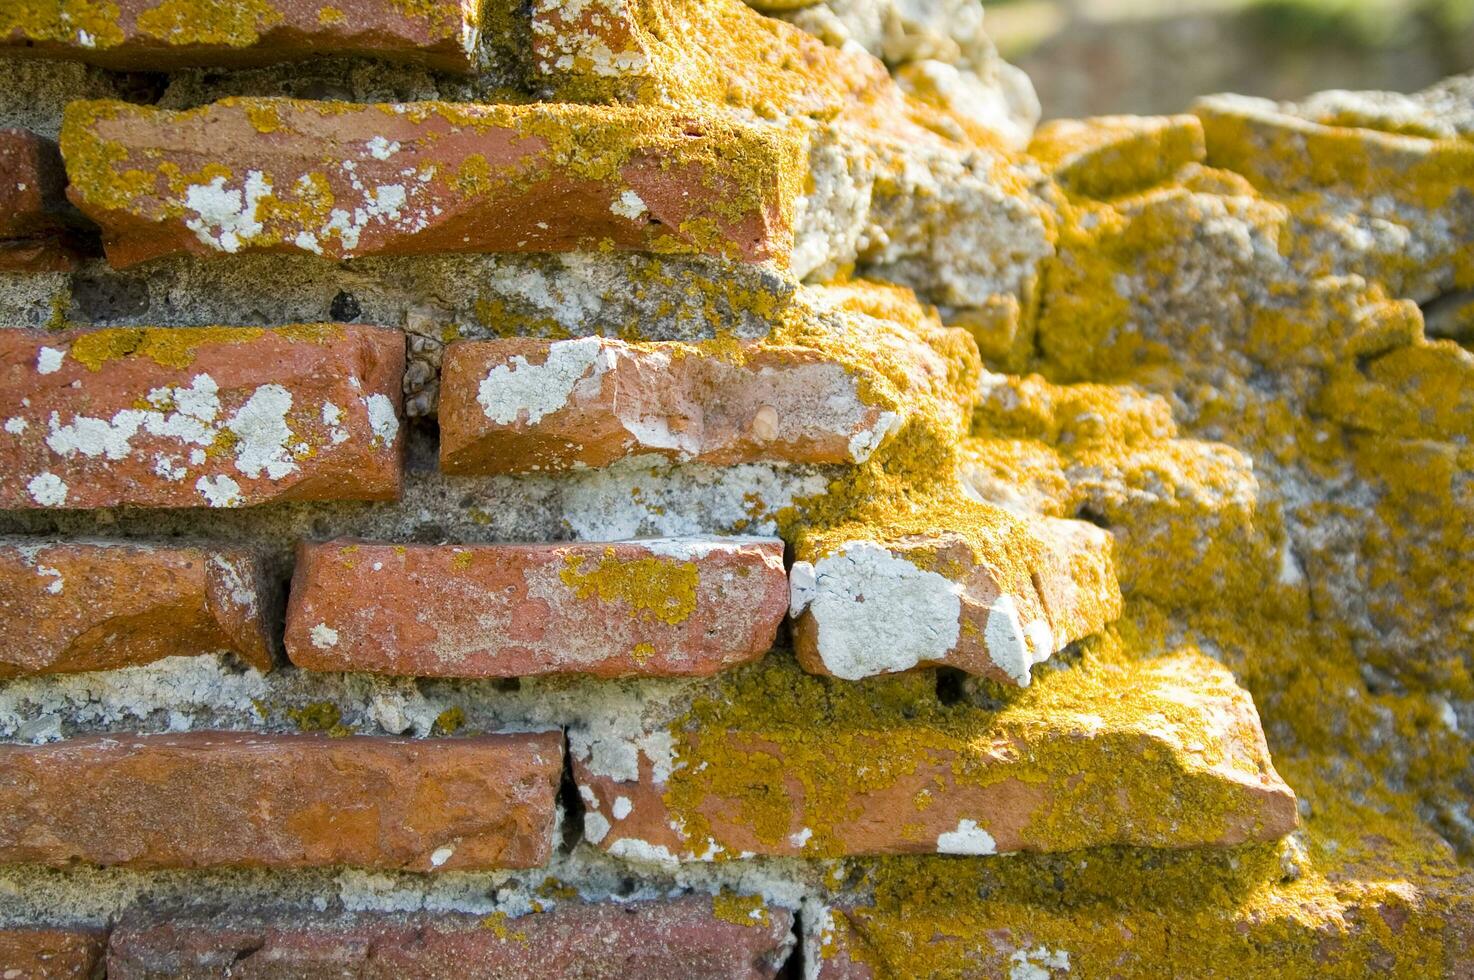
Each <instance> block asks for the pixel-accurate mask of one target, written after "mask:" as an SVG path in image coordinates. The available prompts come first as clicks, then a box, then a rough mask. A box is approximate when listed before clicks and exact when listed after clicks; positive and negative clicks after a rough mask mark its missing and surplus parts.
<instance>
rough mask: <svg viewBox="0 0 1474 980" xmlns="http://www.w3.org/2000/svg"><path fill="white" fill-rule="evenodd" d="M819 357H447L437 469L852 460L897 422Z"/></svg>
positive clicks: (593, 349)
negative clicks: (649, 457) (636, 460)
mask: <svg viewBox="0 0 1474 980" xmlns="http://www.w3.org/2000/svg"><path fill="white" fill-rule="evenodd" d="M860 387H861V379H860V378H859V377H858V376H857V375H856V374H855V373H854V372H852V371H850V370H849V369H848V368H846V367H845V366H844V365H843V364H840V363H838V362H836V361H834V360H833V359H830V358H827V357H826V356H825V355H824V354H823V353H822V352H820V351H817V350H805V349H801V348H792V347H783V348H777V349H772V348H763V347H760V346H757V345H750V346H748V347H744V348H743V349H742V350H741V351H740V352H739V353H738V354H737V355H736V356H733V355H731V354H729V353H723V352H713V351H706V350H703V349H701V348H697V347H694V346H692V345H688V344H654V345H640V346H634V345H630V344H626V343H623V342H621V341H618V340H608V339H604V338H599V337H586V338H583V339H579V340H560V341H540V340H523V339H515V340H493V341H482V342H465V343H459V344H454V345H452V346H451V348H450V349H449V350H448V351H447V352H446V357H445V367H444V373H443V375H442V382H441V397H440V459H441V468H442V469H444V470H445V471H446V472H449V473H509V472H531V471H547V470H564V469H569V468H572V467H577V466H607V465H608V464H610V463H612V462H614V461H615V460H618V459H622V458H624V457H626V456H630V455H635V454H640V453H656V454H659V455H663V456H669V457H671V458H674V459H679V460H697V461H700V462H703V463H711V464H714V465H719V466H725V465H732V464H734V463H747V462H756V461H761V460H771V461H776V462H795V463H850V462H857V461H863V460H864V459H865V458H867V457H868V456H869V455H870V453H871V452H872V451H873V450H874V448H875V447H876V446H877V445H878V444H879V443H880V441H881V440H882V439H883V438H884V437H885V436H886V435H888V434H889V431H890V429H891V427H892V426H893V424H894V422H895V421H896V415H895V414H894V413H891V412H887V411H885V410H884V409H882V408H881V407H880V406H877V405H870V404H867V403H866V401H865V399H864V398H863V397H862V396H861V393H860Z"/></svg>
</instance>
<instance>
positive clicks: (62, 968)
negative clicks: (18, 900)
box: [0, 926, 107, 980]
mask: <svg viewBox="0 0 1474 980" xmlns="http://www.w3.org/2000/svg"><path fill="white" fill-rule="evenodd" d="M106 945H107V932H106V931H105V930H103V929H90V928H85V927H73V928H51V927H45V926H12V927H9V928H5V927H0V977H3V978H5V980H92V978H94V977H101V976H102V963H103V951H104V947H105V946H106Z"/></svg>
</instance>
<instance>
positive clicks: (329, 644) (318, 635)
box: [312, 623, 402, 730]
mask: <svg viewBox="0 0 1474 980" xmlns="http://www.w3.org/2000/svg"><path fill="white" fill-rule="evenodd" d="M312 645H313V646H315V647H317V648H318V649H319V650H331V649H332V648H333V647H335V646H337V645H338V631H337V630H335V629H333V628H332V627H331V626H329V625H328V624H327V623H318V624H317V625H316V626H314V627H312ZM401 730H402V729H401Z"/></svg>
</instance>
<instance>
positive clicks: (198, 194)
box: [184, 170, 271, 254]
mask: <svg viewBox="0 0 1474 980" xmlns="http://www.w3.org/2000/svg"><path fill="white" fill-rule="evenodd" d="M270 196H271V181H269V180H267V179H266V178H265V176H264V175H263V174H262V173H261V171H259V170H252V171H250V172H249V173H247V174H246V182H245V186H244V187H243V188H241V189H240V190H236V189H233V188H227V187H226V186H225V178H224V177H216V178H215V179H213V180H211V181H210V182H209V183H208V184H191V185H190V186H189V188H188V189H186V191H185V193H184V206H185V207H187V208H189V209H190V210H191V211H193V212H195V214H196V215H197V217H194V218H187V219H186V220H185V222H184V223H185V226H186V227H187V228H189V230H190V231H192V232H194V233H195V237H197V238H198V239H199V240H200V241H201V242H203V243H204V244H206V245H209V246H210V247H211V248H214V249H217V250H219V251H222V252H229V253H231V254H234V253H236V252H239V251H240V250H241V246H242V245H244V244H247V243H249V242H250V240H251V239H253V238H255V237H256V236H258V235H260V234H261V232H262V231H263V230H264V226H263V225H262V224H261V222H260V221H259V220H257V216H256V214H257V208H259V207H260V205H261V202H262V201H263V200H265V199H266V198H267V197H270Z"/></svg>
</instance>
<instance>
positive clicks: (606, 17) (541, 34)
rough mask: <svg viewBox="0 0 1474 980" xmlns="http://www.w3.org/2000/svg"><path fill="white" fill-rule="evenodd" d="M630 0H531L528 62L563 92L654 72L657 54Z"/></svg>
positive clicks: (601, 87) (603, 87)
mask: <svg viewBox="0 0 1474 980" xmlns="http://www.w3.org/2000/svg"><path fill="white" fill-rule="evenodd" d="M634 7H635V4H634V3H632V2H631V0H590V2H586V3H582V4H570V3H563V2H561V0H533V2H532V4H531V8H532V9H531V34H532V68H533V71H534V72H535V73H536V74H537V75H538V76H539V77H541V78H544V79H547V80H549V81H550V82H552V83H553V85H554V87H555V88H556V89H557V91H558V94H559V95H561V96H564V97H573V96H580V95H597V94H603V92H606V91H608V90H609V89H610V88H611V87H617V86H618V84H619V83H620V82H621V81H622V82H629V81H631V80H635V81H638V80H643V79H646V78H649V77H652V76H654V75H655V74H656V73H657V72H656V65H655V59H656V57H657V55H656V54H655V52H654V51H653V50H652V45H651V37H650V34H649V31H648V30H647V29H646V27H645V25H644V24H642V23H641V22H640V18H639V16H638V14H637V11H636V10H635V9H634Z"/></svg>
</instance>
